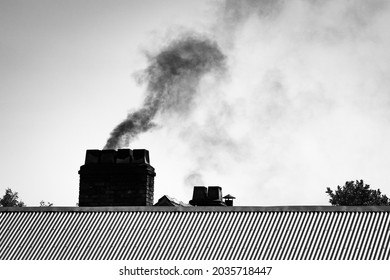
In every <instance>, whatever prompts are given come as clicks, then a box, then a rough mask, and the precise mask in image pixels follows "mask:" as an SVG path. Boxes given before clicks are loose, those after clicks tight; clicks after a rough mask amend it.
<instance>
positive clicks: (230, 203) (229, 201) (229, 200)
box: [223, 194, 236, 206]
mask: <svg viewBox="0 0 390 280" xmlns="http://www.w3.org/2000/svg"><path fill="white" fill-rule="evenodd" d="M223 198H224V199H225V204H226V206H233V199H236V198H235V197H234V196H232V195H230V194H228V195H225V196H224V197H223Z"/></svg>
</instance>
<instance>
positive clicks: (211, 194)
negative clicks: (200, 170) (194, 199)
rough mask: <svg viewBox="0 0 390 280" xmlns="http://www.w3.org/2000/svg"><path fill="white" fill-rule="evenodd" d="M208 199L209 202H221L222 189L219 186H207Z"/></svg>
mask: <svg viewBox="0 0 390 280" xmlns="http://www.w3.org/2000/svg"><path fill="white" fill-rule="evenodd" d="M208 199H209V200H210V201H216V202H219V201H222V188H221V187H219V186H209V189H208Z"/></svg>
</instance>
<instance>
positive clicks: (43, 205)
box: [39, 200, 53, 207]
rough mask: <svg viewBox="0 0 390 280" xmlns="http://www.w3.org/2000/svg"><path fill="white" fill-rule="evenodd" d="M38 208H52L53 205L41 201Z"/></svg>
mask: <svg viewBox="0 0 390 280" xmlns="http://www.w3.org/2000/svg"><path fill="white" fill-rule="evenodd" d="M39 206H40V207H52V206H53V203H51V202H49V201H48V202H47V203H46V202H45V201H43V200H41V202H39Z"/></svg>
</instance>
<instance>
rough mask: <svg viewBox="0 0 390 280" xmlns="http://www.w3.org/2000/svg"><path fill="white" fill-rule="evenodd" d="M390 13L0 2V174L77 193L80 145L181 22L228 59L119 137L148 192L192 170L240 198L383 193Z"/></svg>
mask: <svg viewBox="0 0 390 280" xmlns="http://www.w3.org/2000/svg"><path fill="white" fill-rule="evenodd" d="M389 21H390V17H389V7H388V5H387V2H386V1H326V3H325V2H323V1H303V0H300V1H298V0H295V1H178V0H177V1H172V0H170V1H164V2H163V1H151V0H150V1H41V0H37V1H27V0H26V1H18V0H16V1H0V77H1V78H0V79H1V82H0V129H1V136H2V140H1V144H2V145H1V146H0V149H1V150H0V153H1V157H0V166H1V170H2V173H1V176H0V186H1V188H2V189H3V191H4V189H5V188H7V187H11V188H12V189H14V190H16V191H18V192H19V194H20V196H21V198H22V199H23V200H24V201H25V202H26V204H28V205H38V204H39V201H40V200H42V199H43V200H46V201H47V200H48V201H51V202H53V203H54V204H55V205H74V204H75V203H76V202H77V200H78V174H77V171H78V169H79V166H80V165H82V164H83V162H84V156H85V150H86V149H96V148H97V149H101V148H102V147H103V146H104V144H105V141H106V140H107V138H108V136H109V133H110V132H111V130H112V129H113V128H114V127H115V125H117V124H118V123H119V122H120V121H122V120H123V119H124V118H125V117H126V116H127V114H128V113H131V112H133V111H135V110H137V109H139V108H140V106H141V105H142V101H143V98H144V96H145V90H146V88H145V85H140V84H139V83H137V82H136V79H135V78H134V77H137V73H140V71H142V70H143V69H145V68H146V67H147V63H148V60H147V55H148V54H151V55H155V54H157V53H158V51H159V50H161V49H162V48H163V47H164V46H166V45H167V44H169V42H170V41H171V40H174V39H177V38H178V37H180V36H181V34H183V33H185V32H190V33H191V32H194V33H197V34H202V35H204V36H207V37H208V38H210V39H212V40H215V41H216V42H217V43H218V44H219V46H220V47H221V49H222V51H223V52H224V54H225V55H226V56H227V63H228V73H227V74H226V76H225V77H224V80H223V82H220V81H217V80H216V79H215V78H214V77H213V76H211V75H210V76H206V77H205V78H204V79H203V81H202V83H201V84H200V87H199V95H198V96H197V99H196V100H195V103H194V108H193V110H191V112H189V113H188V114H186V115H185V116H184V117H183V115H181V114H176V113H174V114H163V115H158V116H157V117H156V123H157V127H156V128H155V129H153V130H151V131H149V132H147V133H144V134H141V135H139V137H138V138H137V139H135V140H134V141H133V142H132V143H130V147H131V148H146V149H148V150H149V151H150V155H151V162H152V165H153V166H154V167H155V168H156V172H157V177H156V186H155V189H156V195H155V197H156V199H158V198H159V197H160V196H162V195H163V194H168V195H170V196H172V197H176V198H177V199H179V200H183V201H188V200H189V199H191V189H192V187H191V184H199V183H204V184H205V185H220V186H221V187H222V188H223V191H224V193H225V194H227V193H231V194H233V195H234V196H236V197H237V198H238V199H237V203H238V204H240V205H279V204H327V203H328V202H327V200H328V199H327V197H326V194H325V188H326V187H332V188H333V187H335V186H337V185H338V184H343V183H344V182H345V181H347V180H355V179H364V180H365V181H366V183H369V184H371V185H372V186H373V187H374V188H378V187H380V188H381V190H382V191H383V192H384V193H386V194H390V176H388V170H389V169H390V160H389V158H390V146H389V144H388V143H390V139H389V138H390V126H389V119H390V118H389V117H390V113H389V112H390V111H389V106H390V92H389V88H390V84H389V83H390V82H389V81H390V79H389V75H390V64H389V59H390V55H389V52H388V50H389V49H390V35H389V32H388V28H389V27H390V22H389Z"/></svg>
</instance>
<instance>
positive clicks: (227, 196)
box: [223, 194, 236, 199]
mask: <svg viewBox="0 0 390 280" xmlns="http://www.w3.org/2000/svg"><path fill="white" fill-rule="evenodd" d="M223 198H225V199H236V198H235V197H234V196H232V195H231V194H227V195H225V196H224V197H223Z"/></svg>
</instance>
